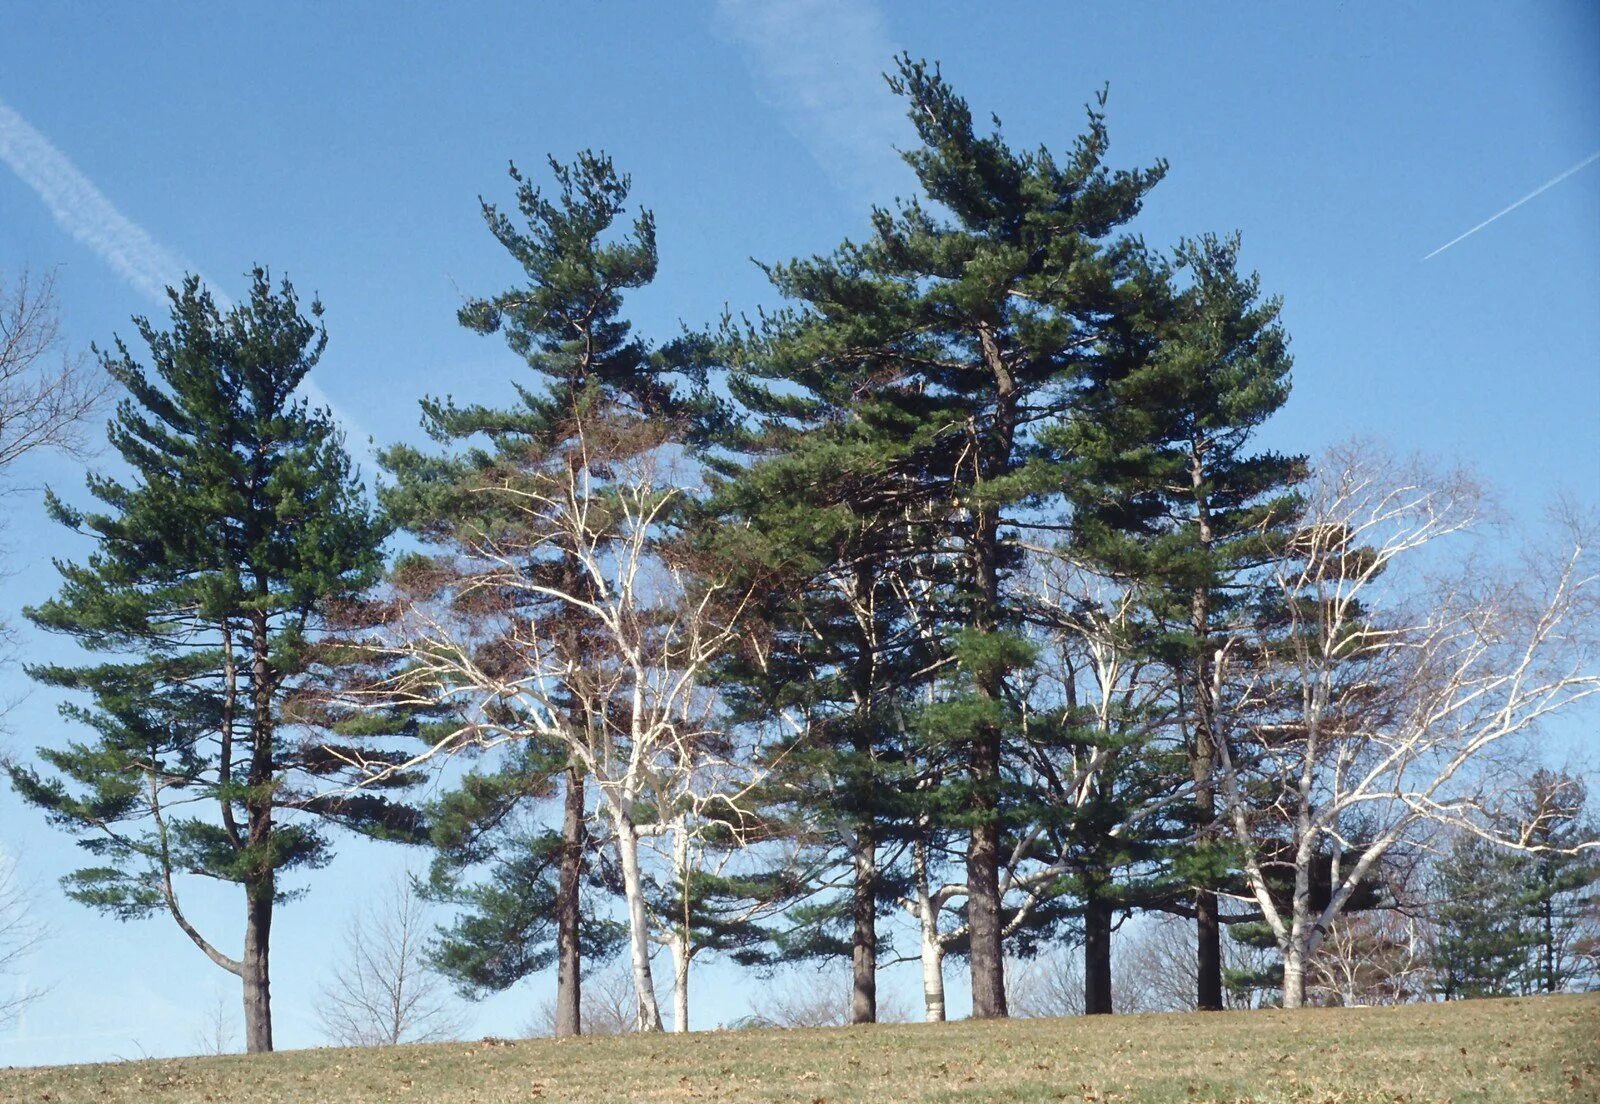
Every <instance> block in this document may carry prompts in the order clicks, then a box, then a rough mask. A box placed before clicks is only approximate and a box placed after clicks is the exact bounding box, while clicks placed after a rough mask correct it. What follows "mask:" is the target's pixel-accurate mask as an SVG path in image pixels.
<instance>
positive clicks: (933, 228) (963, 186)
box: [769, 57, 1163, 1017]
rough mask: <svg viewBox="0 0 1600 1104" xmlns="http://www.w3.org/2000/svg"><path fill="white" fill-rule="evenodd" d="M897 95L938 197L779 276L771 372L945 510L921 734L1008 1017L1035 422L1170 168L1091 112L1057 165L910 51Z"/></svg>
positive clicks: (1034, 508) (1049, 474)
mask: <svg viewBox="0 0 1600 1104" xmlns="http://www.w3.org/2000/svg"><path fill="white" fill-rule="evenodd" d="M890 86H891V88H892V89H893V90H894V91H895V92H897V93H898V94H900V95H902V96H903V97H905V99H906V101H907V107H908V114H909V116H910V118H911V120H912V123H913V124H914V126H915V127H916V129H917V133H918V137H919V139H920V142H919V144H918V145H917V146H916V147H915V148H913V149H911V150H909V151H907V152H906V154H905V158H906V161H907V162H908V164H909V165H910V166H911V168H912V169H913V171H914V172H915V173H916V175H917V177H918V180H919V181H920V183H921V186H922V191H923V192H924V193H925V196H926V199H927V201H928V203H927V204H926V205H925V204H924V203H923V202H922V201H920V200H913V201H909V202H905V203H902V204H901V205H900V206H899V207H898V208H897V209H896V210H894V211H887V210H877V211H875V212H874V213H873V232H872V234H871V236H870V237H869V238H868V239H867V240H866V241H865V242H863V243H860V244H856V243H849V242H847V243H846V244H844V245H843V246H841V247H840V248H839V249H838V250H837V251H836V252H834V253H833V254H832V255H829V256H825V257H817V258H813V259H810V260H802V261H796V262H793V263H790V264H785V265H780V266H776V267H774V268H772V269H770V270H769V272H770V276H771V278H772V280H773V283H774V285H775V286H776V287H777V289H778V290H779V292H780V293H782V294H783V295H784V296H785V297H786V298H788V299H789V300H791V301H793V302H794V303H796V304H798V305H799V308H800V309H798V310H796V311H794V312H793V313H791V314H788V315H784V316H782V317H780V318H779V319H777V320H776V321H775V324H774V327H773V332H772V333H771V334H770V336H771V338H772V339H773V341H774V342H775V343H776V344H777V345H779V346H780V347H782V348H783V349H784V350H785V352H784V355H782V356H779V357H775V358H774V359H773V362H772V371H771V374H772V376H773V377H774V378H775V380H776V381H778V382H779V383H780V386H779V387H777V390H778V391H779V392H780V393H782V392H784V391H787V390H789V389H794V390H796V391H798V393H799V394H800V395H801V396H805V395H808V394H819V395H822V396H824V397H831V396H848V399H847V403H846V405H848V406H849V407H850V408H851V409H854V410H860V411H863V412H864V413H863V417H866V416H867V414H866V412H870V416H871V418H872V419H873V424H874V425H875V426H876V427H883V428H884V430H885V431H884V432H880V434H879V438H878V444H879V447H880V448H881V450H882V458H881V463H882V465H883V467H884V469H885V470H887V471H889V472H890V473H892V474H893V475H894V476H895V477H896V481H897V483H898V489H897V492H896V493H897V494H898V495H900V497H901V499H902V501H904V502H906V503H907V506H908V508H909V509H910V510H911V512H912V513H914V514H916V515H917V516H925V517H928V518H930V519H937V520H936V521H934V522H932V523H931V525H932V527H931V528H930V529H928V530H926V533H925V542H924V544H923V552H922V555H923V558H924V559H925V561H926V563H927V570H926V571H925V572H924V577H927V578H934V577H938V578H940V579H941V580H942V583H941V587H940V596H939V598H940V600H939V603H938V610H937V616H938V617H939V619H940V622H941V626H942V628H941V631H940V632H938V633H935V634H934V638H935V639H940V638H943V639H948V640H950V641H952V644H951V645H950V649H949V655H950V657H951V658H952V659H953V661H954V666H953V667H948V666H947V667H946V668H945V670H947V671H948V672H949V675H950V677H949V678H948V679H947V680H946V692H945V693H944V694H943V698H944V700H943V701H942V702H941V703H940V707H939V709H938V710H937V711H932V712H929V711H925V714H924V720H923V722H922V730H923V732H924V733H925V734H926V736H927V738H928V739H929V740H931V741H934V742H936V743H943V744H945V745H947V746H948V747H950V748H952V749H953V750H954V751H955V752H956V753H957V754H958V755H959V757H960V759H961V761H962V762H963V763H964V770H963V772H961V774H960V775H959V776H953V777H951V779H950V781H949V782H948V783H947V794H948V799H947V802H946V806H945V807H946V809H947V810H949V813H950V817H951V819H952V821H953V823H955V824H958V825H959V826H960V827H961V829H962V830H963V831H964V832H965V833H966V835H967V848H966V857H965V861H966V872H967V884H966V902H967V907H966V915H967V922H968V926H969V927H970V932H971V936H970V960H971V969H972V994H973V1010H974V1014H975V1015H977V1016H980V1017H987V1016H1003V1015H1005V1013H1006V1001H1005V984H1004V961H1003V954H1002V946H1001V944H1002V937H1003V918H1002V899H1001V898H1002V894H1001V866H1002V854H1001V850H1002V834H1003V832H1004V831H1005V824H1004V817H1003V815H1002V806H1003V791H1004V788H1005V777H1006V773H1007V767H1006V764H1007V759H1008V752H1007V748H1008V745H1010V744H1011V743H1012V742H1013V741H1014V740H1015V738H1016V735H1017V732H1018V728H1019V722H1020V716H1021V710H1020V707H1019V703H1018V700H1017V697H1016V695H1015V693H1014V690H1015V687H1014V685H1013V682H1014V675H1015V673H1016V671H1017V669H1018V667H1019V665H1023V664H1025V663H1026V662H1027V656H1028V649H1027V647H1026V645H1025V643H1024V642H1023V641H1022V640H1021V639H1020V636H1019V633H1018V624H1017V621H1018V610H1017V603H1016V601H1015V600H1014V594H1013V587H1012V586H1011V577H1012V575H1013V573H1014V572H1015V570H1016V568H1017V566H1018V563H1019V560H1020V549H1021V543H1022V539H1023V534H1024V533H1025V532H1027V531H1028V530H1030V529H1034V530H1041V529H1042V530H1046V531H1047V530H1049V529H1051V528H1058V527H1059V526H1060V525H1061V518H1062V514H1063V513H1064V506H1063V503H1062V501H1061V498H1060V496H1059V493H1058V489H1059V485H1060V480H1059V478H1057V476H1056V475H1055V474H1054V470H1055V465H1054V464H1052V463H1051V462H1049V461H1048V460H1047V459H1046V458H1044V457H1043V456H1042V455H1041V453H1040V450H1039V448H1038V441H1039V435H1040V433H1041V431H1042V430H1043V429H1044V428H1045V427H1047V426H1049V425H1051V424H1052V423H1054V422H1056V421H1058V420H1060V419H1062V418H1064V417H1066V416H1067V415H1068V413H1069V412H1070V411H1071V410H1072V408H1073V404H1074V400H1075V396H1076V393H1077V390H1078V387H1079V385H1080V383H1081V381H1082V379H1083V377H1084V374H1085V373H1086V371H1087V370H1088V367H1089V363H1090V362H1091V361H1092V360H1094V359H1095V358H1096V357H1097V356H1098V355H1099V353H1098V350H1099V349H1100V348H1101V346H1102V345H1103V342H1102V340H1101V335H1102V331H1103V330H1104V329H1105V328H1106V327H1107V326H1108V324H1109V323H1108V320H1110V319H1114V318H1116V317H1117V316H1118V315H1119V314H1121V313H1122V312H1123V311H1124V310H1126V309H1127V307H1128V301H1129V298H1130V296H1134V295H1136V294H1137V290H1136V289H1135V288H1134V287H1133V286H1132V282H1133V280H1134V277H1135V276H1136V275H1137V274H1138V269H1139V265H1138V263H1137V260H1138V257H1139V255H1140V253H1141V248H1140V246H1139V243H1138V242H1137V240H1136V239H1133V238H1131V237H1129V236H1127V235H1126V233H1125V232H1124V231H1123V230H1122V227H1123V226H1124V225H1125V224H1126V223H1127V222H1128V221H1129V220H1130V219H1132V218H1133V217H1134V216H1135V215H1136V214H1137V212H1138V210H1139V207H1140V204H1141V202H1142V201H1143V199H1144V196H1145V194H1146V193H1147V192H1148V191H1149V190H1150V188H1151V187H1153V186H1154V184H1155V183H1156V181H1157V180H1159V179H1160V177H1161V175H1162V172H1163V167H1162V166H1157V167H1156V168H1154V169H1152V170H1148V171H1132V172H1113V171H1111V170H1109V169H1107V168H1106V166H1105V164H1104V158H1105V152H1106V146H1107V133H1106V128H1105V124H1104V119H1103V116H1102V115H1101V113H1100V112H1099V111H1098V110H1095V111H1091V112H1090V116H1089V128H1088V130H1087V132H1086V133H1085V134H1084V135H1083V136H1082V137H1081V138H1080V139H1079V140H1078V142H1077V143H1076V145H1075V146H1074V147H1073V149H1072V150H1071V152H1070V153H1069V155H1068V156H1067V157H1066V158H1065V159H1064V160H1062V161H1058V160H1057V158H1056V157H1055V156H1054V155H1053V154H1052V153H1051V152H1050V151H1049V150H1047V149H1043V148H1040V149H1037V150H1031V151H1024V150H1016V149H1013V148H1012V147H1011V146H1010V145H1009V144H1008V143H1007V142H1006V141H1005V139H1004V138H1003V137H1002V136H1001V134H1000V133H999V131H998V128H997V129H996V130H995V131H994V132H992V133H989V134H980V133H979V132H978V131H977V129H976V128H975V126H974V123H973V118H972V112H971V111H970V109H969V108H968V106H967V104H966V102H965V101H963V100H962V99H961V98H960V97H959V96H958V95H957V94H956V93H955V92H954V91H953V90H952V89H951V88H950V86H949V85H948V84H947V83H946V82H945V80H944V79H943V78H942V76H941V75H940V73H939V71H938V70H937V68H935V67H932V66H929V65H927V64H926V63H924V62H920V61H913V60H911V59H910V58H909V57H907V58H902V59H900V61H899V64H898V67H897V71H896V72H895V73H894V74H892V75H891V77H890ZM889 427H892V429H890V428H889Z"/></svg>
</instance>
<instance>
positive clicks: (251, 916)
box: [239, 875, 276, 1054]
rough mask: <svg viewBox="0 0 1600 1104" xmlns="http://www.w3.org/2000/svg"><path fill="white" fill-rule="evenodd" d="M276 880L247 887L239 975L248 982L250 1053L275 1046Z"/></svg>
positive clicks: (246, 1015) (246, 1030) (246, 1038)
mask: <svg viewBox="0 0 1600 1104" xmlns="http://www.w3.org/2000/svg"><path fill="white" fill-rule="evenodd" d="M275 889H276V887H275V885H274V880H273V878H272V876H271V875H268V876H267V878H266V880H265V881H264V882H258V883H254V884H250V885H246V887H245V926H244V957H243V958H242V959H240V963H239V964H240V966H241V967H242V969H241V970H240V973H239V977H240V979H241V980H242V981H243V982H244V1047H245V1051H246V1052H247V1053H250V1054H263V1053H266V1052H267V1051H270V1050H271V1049H272V978H271V970H270V962H271V945H272V898H273V895H274V892H275Z"/></svg>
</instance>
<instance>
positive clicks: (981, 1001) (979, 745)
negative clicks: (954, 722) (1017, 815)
mask: <svg viewBox="0 0 1600 1104" xmlns="http://www.w3.org/2000/svg"><path fill="white" fill-rule="evenodd" d="M974 743H975V746H974V747H973V753H972V764H973V775H974V777H975V782H976V783H977V784H978V787H979V792H978V795H977V797H976V800H975V802H974V803H975V805H976V806H977V811H978V815H979V816H980V817H983V818H984V819H983V820H982V821H981V822H980V823H978V824H975V825H974V826H973V828H972V834H971V838H970V840H969V842H968V844H967V923H968V925H969V928H970V932H971V950H970V952H969V955H968V958H969V959H970V961H971V966H972V1015H973V1018H974V1019H980V1020H981V1019H994V1018H999V1017H1003V1016H1004V1015H1005V1014H1006V977H1005V958H1004V954H1003V952H1002V948H1001V935H1002V933H1001V920H1000V826H999V824H997V823H996V822H995V811H996V803H995V800H994V794H993V792H992V791H993V787H994V786H996V785H998V781H999V768H1000V735H999V733H997V732H989V731H985V732H982V733H980V734H979V736H978V739H977V740H976V741H975V742H974ZM986 791H987V792H986Z"/></svg>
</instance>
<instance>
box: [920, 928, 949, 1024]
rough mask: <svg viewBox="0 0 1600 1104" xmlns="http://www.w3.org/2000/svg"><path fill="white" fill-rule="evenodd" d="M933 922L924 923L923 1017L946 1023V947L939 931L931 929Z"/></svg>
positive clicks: (929, 1021) (933, 1021)
mask: <svg viewBox="0 0 1600 1104" xmlns="http://www.w3.org/2000/svg"><path fill="white" fill-rule="evenodd" d="M933 923H934V922H933V921H930V920H924V921H923V923H922V1018H923V1019H924V1020H926V1021H927V1022H928V1023H944V1018H945V1011H944V947H943V946H942V945H941V944H940V943H939V935H938V932H936V931H934V932H930V930H929V929H930V927H931V926H932V925H933Z"/></svg>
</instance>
